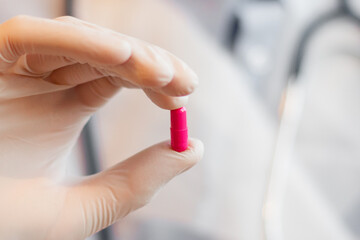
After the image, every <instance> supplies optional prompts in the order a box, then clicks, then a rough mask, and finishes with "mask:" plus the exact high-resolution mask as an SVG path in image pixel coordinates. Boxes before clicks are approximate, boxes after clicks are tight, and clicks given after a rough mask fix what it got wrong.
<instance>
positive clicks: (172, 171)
mask: <svg viewBox="0 0 360 240" xmlns="http://www.w3.org/2000/svg"><path fill="white" fill-rule="evenodd" d="M202 155H203V144H202V142H201V141H199V140H194V139H190V140H189V148H188V149H187V150H186V151H184V152H181V153H179V152H176V151H173V150H171V149H170V146H169V144H168V143H167V142H162V143H159V144H157V145H154V146H152V147H150V148H148V149H146V150H144V151H142V152H140V153H138V154H136V155H134V156H132V157H130V158H129V159H127V160H125V161H123V162H121V163H119V164H117V165H115V166H113V167H112V168H110V169H108V170H106V171H103V172H101V173H99V174H96V175H93V176H90V177H88V178H86V179H85V180H84V181H82V182H81V183H80V184H78V185H76V186H73V189H72V191H71V195H69V197H70V199H74V201H76V202H77V203H80V204H81V207H80V209H81V213H80V215H81V216H79V217H80V218H81V219H80V220H79V222H81V221H83V224H84V228H83V229H84V232H83V234H84V237H86V236H90V235H92V234H94V233H95V232H97V231H100V230H101V229H103V228H106V227H107V226H109V225H111V224H113V223H114V222H116V221H117V220H119V219H120V218H122V217H124V216H126V215H127V214H128V213H130V212H132V211H134V210H135V209H137V208H140V207H142V206H144V205H145V204H146V203H148V202H149V200H150V199H151V197H152V196H153V195H154V194H155V193H156V192H157V191H158V190H159V189H160V188H161V187H162V186H163V185H164V184H166V183H167V182H169V181H170V180H171V179H172V178H174V177H175V176H176V175H178V174H180V173H182V172H184V171H186V170H187V169H189V168H191V167H192V166H193V165H194V164H195V163H197V162H198V161H199V160H200V159H201V158H202ZM73 204H76V203H73ZM77 208H78V209H79V207H77Z"/></svg>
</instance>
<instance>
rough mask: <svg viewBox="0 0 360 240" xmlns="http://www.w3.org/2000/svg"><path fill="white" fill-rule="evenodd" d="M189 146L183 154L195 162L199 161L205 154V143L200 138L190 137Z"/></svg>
mask: <svg viewBox="0 0 360 240" xmlns="http://www.w3.org/2000/svg"><path fill="white" fill-rule="evenodd" d="M188 141H189V146H188V149H186V150H185V151H184V152H182V153H183V154H185V156H186V158H187V159H189V160H190V161H192V162H193V163H194V164H195V163H197V162H199V161H200V160H201V159H202V157H203V155H204V144H203V142H202V141H200V140H199V139H195V138H189V140H188Z"/></svg>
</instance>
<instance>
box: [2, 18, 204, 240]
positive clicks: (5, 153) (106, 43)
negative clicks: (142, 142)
mask: <svg viewBox="0 0 360 240" xmlns="http://www.w3.org/2000/svg"><path fill="white" fill-rule="evenodd" d="M196 85H197V77H196V75H195V74H194V73H193V72H192V71H191V70H190V69H189V67H187V65H186V64H184V63H183V62H182V61H180V60H179V59H177V58H176V57H175V56H173V55H171V54H170V53H168V52H166V51H165V50H163V49H160V48H159V47H156V46H153V45H151V44H148V43H145V42H142V41H140V40H138V39H135V38H131V37H128V36H124V35H122V34H119V33H116V32H113V31H111V30H108V29H104V28H101V27H98V26H96V25H92V24H89V23H87V22H83V21H81V20H78V19H75V18H71V17H61V18H58V19H55V20H49V19H39V18H34V17H28V16H18V17H15V18H13V19H10V20H8V21H7V22H5V23H3V24H1V25H0V194H1V197H0V239H6V240H13V239H14V240H22V239H26V240H32V239H34V240H41V239H67V240H71V239H84V238H86V237H87V236H90V235H92V234H93V233H95V232H97V231H99V230H101V229H103V228H105V227H107V226H109V225H111V224H112V223H114V222H115V221H117V220H119V219H120V218H122V217H124V216H125V215H127V214H128V213H130V212H131V211H133V210H135V209H137V208H139V207H141V206H143V205H144V204H146V203H147V202H148V201H149V200H150V198H151V197H152V196H153V194H154V193H155V192H156V191H157V190H158V189H159V188H160V187H161V186H163V185H164V184H165V183H166V182H168V181H169V180H170V179H172V178H173V177H174V176H176V175H178V174H180V173H182V172H183V171H185V170H187V169H188V168H190V167H191V166H193V165H194V164H195V163H196V162H197V161H198V160H199V159H200V158H201V156H202V152H203V147H202V143H201V142H199V141H198V140H190V142H189V149H188V150H186V151H184V152H182V153H178V152H175V151H173V150H171V149H170V148H169V144H168V143H167V142H163V143H159V144H157V145H154V146H152V147H150V148H148V149H146V150H144V151H142V152H140V153H138V154H136V155H134V156H133V157H131V158H129V159H127V160H125V161H122V162H120V163H119V164H117V165H115V166H113V167H112V168H110V169H107V170H105V171H103V172H101V173H99V174H95V175H92V176H87V177H83V178H81V179H80V180H77V181H67V176H66V165H67V162H66V161H67V156H68V153H69V151H70V150H71V148H72V147H73V146H74V145H75V143H76V140H77V138H78V136H79V133H80V132H81V129H82V128H83V126H84V125H85V123H86V122H87V121H88V119H89V117H90V115H91V114H92V113H94V112H95V111H96V110H97V109H98V108H99V107H101V106H102V105H103V104H105V103H106V102H107V101H108V99H110V98H111V96H113V95H114V94H115V93H116V92H117V91H118V90H119V89H120V88H122V87H130V88H141V89H143V90H144V92H145V93H146V94H147V95H148V96H149V98H150V99H151V100H152V101H153V102H154V103H155V104H157V105H158V106H160V107H161V108H164V109H175V108H178V107H181V106H183V105H184V104H185V102H186V97H180V96H185V95H188V94H190V93H191V92H192V91H193V90H194V88H195V87H196ZM114 111H116V109H114ZM119 124H121V123H119ZM144 124H146V122H145V121H144ZM164 127H166V128H167V127H168V126H164Z"/></svg>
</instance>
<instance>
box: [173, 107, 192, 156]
mask: <svg viewBox="0 0 360 240" xmlns="http://www.w3.org/2000/svg"><path fill="white" fill-rule="evenodd" d="M170 115H171V116H170V120H171V128H170V132H171V148H172V149H173V150H175V151H177V152H183V151H185V150H186V149H187V147H188V129H187V122H186V108H185V107H182V108H178V109H175V110H171V111H170Z"/></svg>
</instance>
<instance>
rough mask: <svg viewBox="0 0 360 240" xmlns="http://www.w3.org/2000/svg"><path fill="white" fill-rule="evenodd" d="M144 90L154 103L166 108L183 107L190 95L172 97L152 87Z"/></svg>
mask: <svg viewBox="0 0 360 240" xmlns="http://www.w3.org/2000/svg"><path fill="white" fill-rule="evenodd" d="M144 92H145V94H146V95H147V96H148V97H149V98H150V100H151V101H152V102H153V103H155V104H156V105H157V106H159V107H160V108H162V109H165V110H173V109H177V108H181V107H183V106H185V105H186V104H187V102H188V99H189V96H182V97H172V96H168V95H165V94H162V93H158V92H155V91H154V90H152V89H144Z"/></svg>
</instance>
